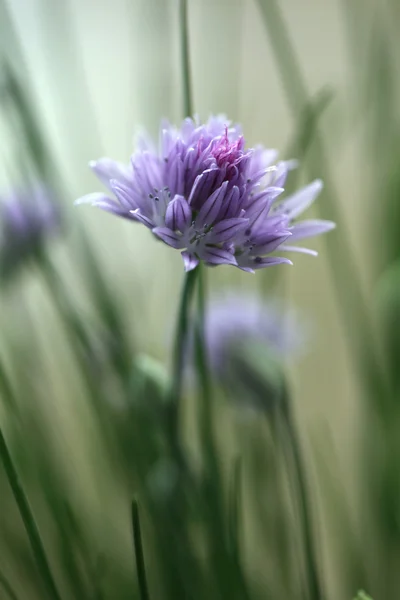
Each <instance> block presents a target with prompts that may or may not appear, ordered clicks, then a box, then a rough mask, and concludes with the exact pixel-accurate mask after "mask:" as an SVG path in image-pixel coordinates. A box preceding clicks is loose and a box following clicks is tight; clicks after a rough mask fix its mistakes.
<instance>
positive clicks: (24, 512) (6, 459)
mask: <svg viewBox="0 0 400 600" xmlns="http://www.w3.org/2000/svg"><path fill="white" fill-rule="evenodd" d="M0 459H1V461H2V463H3V465H4V470H5V472H6V475H7V479H8V482H9V484H10V487H11V490H12V492H13V495H14V499H15V501H16V503H17V506H18V509H19V512H20V515H21V518H22V521H23V523H24V526H25V530H26V533H27V534H28V538H29V542H30V544H31V548H32V551H33V555H34V557H35V560H36V564H37V567H38V569H39V572H40V573H41V575H42V577H43V581H44V583H45V585H46V588H47V591H48V593H49V597H50V598H52V599H53V600H61V596H60V594H59V592H58V590H57V586H56V583H55V581H54V578H53V575H52V572H51V569H50V565H49V563H48V560H47V557H46V552H45V549H44V545H43V542H42V539H41V537H40V533H39V529H38V526H37V524H36V521H35V518H34V516H33V513H32V511H31V508H30V506H29V502H28V498H27V496H26V494H25V492H24V489H23V487H22V483H21V481H20V479H19V477H18V473H17V471H16V468H15V466H14V463H13V461H12V458H11V455H10V453H9V451H8V448H7V444H6V441H5V439H4V436H3V433H2V431H1V429H0Z"/></svg>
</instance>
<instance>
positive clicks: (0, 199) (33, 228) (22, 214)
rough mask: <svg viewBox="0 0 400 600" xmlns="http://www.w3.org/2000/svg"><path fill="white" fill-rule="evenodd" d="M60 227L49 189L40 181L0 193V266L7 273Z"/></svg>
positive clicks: (35, 250)
mask: <svg viewBox="0 0 400 600" xmlns="http://www.w3.org/2000/svg"><path fill="white" fill-rule="evenodd" d="M60 227H61V215H60V211H59V209H58V206H57V205H56V203H55V201H54V195H53V194H52V192H51V191H50V190H49V189H48V188H47V187H45V186H44V185H42V184H36V185H33V186H31V187H27V188H23V189H17V188H16V189H14V190H12V191H10V192H9V193H7V194H4V195H0V268H1V272H2V274H3V275H8V274H9V273H11V272H13V271H14V269H15V268H16V267H17V266H19V264H21V263H22V262H23V261H24V260H26V259H28V258H29V257H31V256H32V255H37V254H38V252H40V251H41V248H42V246H43V244H44V242H45V240H46V239H47V237H49V236H50V235H52V234H54V233H56V232H58V231H59V230H60Z"/></svg>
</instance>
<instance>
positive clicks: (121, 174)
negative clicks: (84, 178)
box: [89, 157, 132, 189]
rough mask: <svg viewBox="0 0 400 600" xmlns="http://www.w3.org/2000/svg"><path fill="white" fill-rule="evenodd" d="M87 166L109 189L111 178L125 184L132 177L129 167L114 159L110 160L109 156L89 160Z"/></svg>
mask: <svg viewBox="0 0 400 600" xmlns="http://www.w3.org/2000/svg"><path fill="white" fill-rule="evenodd" d="M89 167H90V168H91V169H92V171H93V172H94V173H95V174H96V175H97V177H98V178H99V179H100V181H101V182H102V183H103V184H104V185H105V186H106V187H108V188H109V189H111V185H110V181H111V179H117V180H118V181H120V182H123V183H125V184H128V183H129V181H130V180H131V179H132V172H131V170H130V169H129V167H128V166H126V165H123V164H122V163H120V162H118V161H116V160H111V158H106V157H104V158H99V160H91V161H90V163H89Z"/></svg>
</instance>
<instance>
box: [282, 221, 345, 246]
mask: <svg viewBox="0 0 400 600" xmlns="http://www.w3.org/2000/svg"><path fill="white" fill-rule="evenodd" d="M335 227H336V224H335V223H334V222H333V221H324V220H323V219H310V220H308V221H300V223H296V224H295V225H293V227H291V228H290V231H291V232H292V240H293V241H294V240H302V239H304V238H308V237H314V236H315V235H321V234H322V233H327V232H328V231H331V230H332V229H335Z"/></svg>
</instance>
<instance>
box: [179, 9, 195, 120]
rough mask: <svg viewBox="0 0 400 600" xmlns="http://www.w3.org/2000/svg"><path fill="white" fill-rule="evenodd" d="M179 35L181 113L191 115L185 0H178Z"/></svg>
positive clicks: (190, 81) (187, 25) (187, 27)
mask: <svg viewBox="0 0 400 600" xmlns="http://www.w3.org/2000/svg"><path fill="white" fill-rule="evenodd" d="M179 13H180V36H181V62H182V79H183V81H182V83H183V114H184V116H185V117H191V116H193V94H192V78H191V73H190V51H189V22H188V7H187V0H180V8H179Z"/></svg>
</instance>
